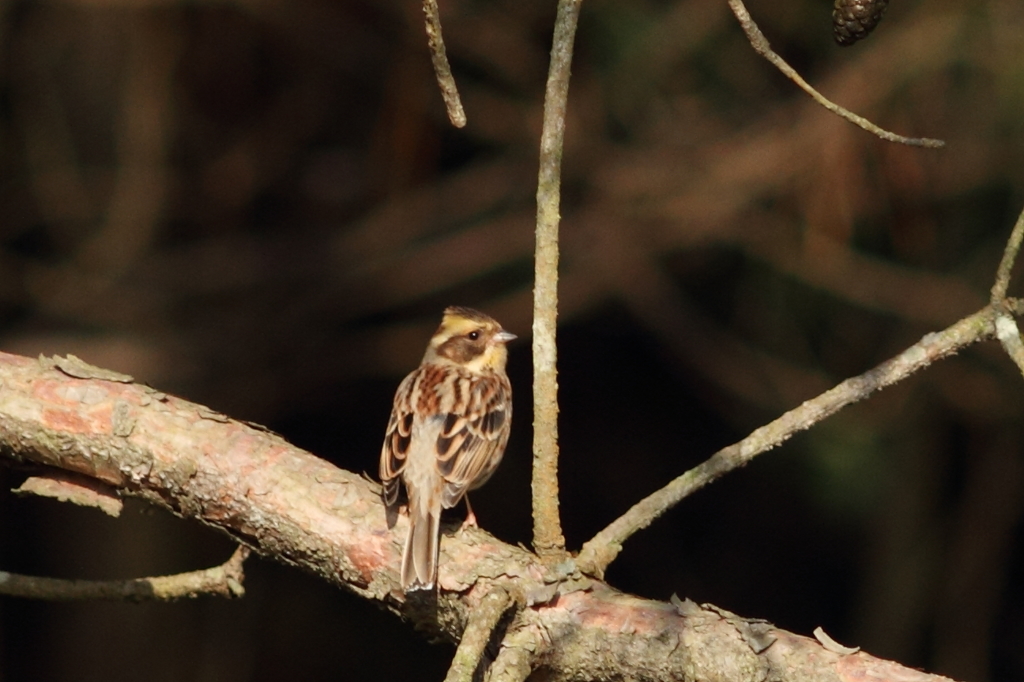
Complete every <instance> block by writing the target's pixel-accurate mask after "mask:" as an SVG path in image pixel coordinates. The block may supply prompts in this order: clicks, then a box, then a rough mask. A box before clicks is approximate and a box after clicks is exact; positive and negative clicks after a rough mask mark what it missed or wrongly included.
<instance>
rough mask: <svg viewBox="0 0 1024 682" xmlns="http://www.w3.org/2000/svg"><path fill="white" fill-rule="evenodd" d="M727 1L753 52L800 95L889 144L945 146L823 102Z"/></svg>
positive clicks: (739, 6) (743, 11) (741, 8)
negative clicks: (902, 132) (799, 91)
mask: <svg viewBox="0 0 1024 682" xmlns="http://www.w3.org/2000/svg"><path fill="white" fill-rule="evenodd" d="M728 2H729V9H731V10H732V13H733V14H735V15H736V18H737V19H738V20H739V22H740V26H741V27H742V28H743V32H744V33H746V34H747V39H748V40H749V41H750V45H751V47H753V48H754V51H755V52H757V53H758V54H759V55H761V56H762V57H764V58H765V59H767V60H768V61H769V62H771V63H772V64H773V65H774V66H775V68H777V69H778V70H779V71H781V72H782V73H783V74H785V76H786V77H787V78H789V79H790V80H791V81H793V82H794V83H796V84H797V85H798V86H799V87H800V88H801V89H802V90H803V91H804V92H806V93H807V94H808V95H810V96H811V97H812V98H813V99H814V101H815V102H817V103H818V104H820V105H821V106H823V107H825V108H826V109H828V110H829V111H831V112H832V113H833V114H836V115H837V116H841V117H842V118H845V119H846V120H847V121H849V122H850V123H853V124H854V125H857V126H860V127H861V128H863V129H864V130H866V131H868V132H869V133H871V134H873V135H876V136H878V137H880V138H882V139H883V140H887V141H889V142H898V143H900V144H906V145H910V146H912V147H930V148H938V147H944V146H946V143H945V142H943V141H942V140H933V139H931V138H928V137H904V136H903V135H897V134H896V133H891V132H889V131H888V130H884V129H882V128H879V127H878V126H877V125H875V124H874V123H872V122H871V121H869V120H867V119H866V118H863V117H861V116H858V115H857V114H855V113H853V112H852V111H849V110H848V109H844V108H843V107H841V106H839V105H838V104H836V103H834V102H832V101H831V100H829V99H827V98H826V97H825V96H824V95H822V94H821V93H820V92H818V91H817V90H815V89H814V88H813V87H811V85H810V83H808V82H807V81H805V80H804V79H803V77H802V76H801V75H800V74H799V73H797V72H796V69H794V68H793V67H792V66H790V65H789V64H787V63H786V60H784V59H783V58H782V57H780V56H779V55H777V54H776V53H775V51H774V50H772V48H771V46H770V45H769V44H768V39H767V38H765V37H764V34H763V33H761V29H760V28H758V27H757V24H756V23H754V20H753V18H751V16H750V12H748V11H747V8H746V6H745V5H744V4H743V2H742V0H728Z"/></svg>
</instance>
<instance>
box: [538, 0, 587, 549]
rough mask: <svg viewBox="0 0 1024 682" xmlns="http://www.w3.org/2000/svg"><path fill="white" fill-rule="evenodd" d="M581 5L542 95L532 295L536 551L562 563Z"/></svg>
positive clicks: (565, 5)
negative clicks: (563, 235) (568, 185)
mask: <svg viewBox="0 0 1024 682" xmlns="http://www.w3.org/2000/svg"><path fill="white" fill-rule="evenodd" d="M581 2H582V0H559V3H558V14H557V16H556V18H555V32H554V37H553V39H552V44H551V67H550V69H549V71H548V83H547V89H546V91H545V93H544V125H543V129H542V131H541V137H540V171H539V173H538V179H537V246H536V255H535V263H534V267H535V272H536V275H535V283H534V291H533V547H534V549H535V550H536V551H537V553H538V554H539V555H540V556H541V557H550V558H553V559H555V560H556V561H557V560H560V559H561V558H562V557H563V556H564V554H565V537H564V536H563V535H562V523H561V521H560V520H559V516H558V370H557V369H556V360H557V352H556V346H555V327H556V325H557V320H558V223H559V219H560V216H559V212H558V211H559V201H560V191H561V173H562V149H563V142H564V139H565V112H566V107H567V103H568V100H569V75H570V67H571V65H572V48H573V40H574V39H575V36H576V24H577V22H578V20H579V14H580V4H581Z"/></svg>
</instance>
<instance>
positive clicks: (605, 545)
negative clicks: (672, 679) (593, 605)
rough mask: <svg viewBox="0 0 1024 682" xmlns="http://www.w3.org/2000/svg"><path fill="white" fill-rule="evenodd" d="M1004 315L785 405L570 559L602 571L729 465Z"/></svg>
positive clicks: (1011, 306) (950, 331)
mask: <svg viewBox="0 0 1024 682" xmlns="http://www.w3.org/2000/svg"><path fill="white" fill-rule="evenodd" d="M1020 305H1021V301H1019V300H1007V301H1006V306H1007V308H1006V309H1007V310H1012V311H1013V312H1016V313H1017V314H1019V312H1020ZM1002 314H1005V313H1003V312H1002V311H1001V310H998V309H996V308H995V307H993V306H987V307H985V308H984V309H982V310H981V311H979V312H977V313H975V314H973V315H971V316H969V317H966V318H964V319H962V320H960V321H959V322H957V323H956V324H954V325H953V326H951V327H949V328H947V329H945V330H943V331H941V332H938V333H933V334H927V335H925V336H924V338H922V339H921V340H920V341H919V342H918V343H915V344H914V345H913V346H911V347H910V348H907V349H906V350H905V351H903V352H902V353H900V354H899V355H897V356H896V357H894V358H892V359H890V360H887V361H886V362H883V363H882V364H880V365H878V366H877V367H875V368H874V369H872V370H869V371H868V372H865V373H864V374H861V375H860V376H856V377H853V378H851V379H847V380H846V381H844V382H842V383H841V384H839V385H837V386H835V387H834V388H832V389H830V390H828V391H826V392H825V393H822V394H821V395H819V396H818V397H816V398H813V399H811V400H808V401H807V402H805V403H803V404H802V405H800V406H799V407H797V408H795V409H793V410H790V411H789V412H787V413H786V414H784V415H782V416H781V417H779V418H778V419H776V420H775V421H773V422H771V423H770V424H767V425H765V426H762V427H761V428H759V429H757V430H756V431H754V432H753V433H751V434H750V435H749V436H747V437H746V438H744V439H743V440H741V441H740V442H738V443H735V444H733V445H730V446H728V447H726V448H723V449H722V450H719V451H718V452H716V453H715V454H714V455H712V456H711V457H710V458H708V459H707V460H705V461H704V462H702V463H701V464H698V465H697V466H696V467H694V468H693V469H690V470H689V471H687V472H686V473H684V474H683V475H681V476H679V477H678V478H676V479H675V480H673V481H672V482H671V483H669V484H668V485H666V486H665V487H664V488H662V489H661V490H658V491H656V492H654V493H652V494H650V495H648V496H647V497H646V498H644V499H643V500H641V501H640V502H638V503H637V504H635V505H634V506H633V507H632V508H631V509H629V511H627V512H626V513H625V514H623V515H622V516H620V517H619V518H618V519H616V520H615V521H613V522H612V523H611V524H609V525H608V527H606V528H605V529H604V530H602V531H601V532H599V533H598V534H597V535H595V536H594V537H593V538H592V539H591V540H590V541H588V542H587V543H586V544H585V545H583V549H582V550H581V551H580V555H579V557H578V558H577V560H576V564H577V566H578V567H579V568H580V570H581V571H583V572H584V573H587V574H589V575H594V576H598V577H600V576H602V575H603V574H604V570H605V569H606V568H607V567H608V565H609V564H610V563H611V562H612V561H613V560H614V559H615V557H616V556H617V555H618V553H619V552H620V551H621V550H622V543H623V542H625V541H626V540H627V539H628V538H629V537H630V536H631V535H633V534H634V533H636V532H637V531H639V530H641V529H643V528H646V527H647V526H649V525H650V524H651V523H652V522H653V521H654V520H655V519H657V518H658V517H659V516H661V515H662V514H664V513H665V512H666V511H668V510H669V509H671V508H672V507H673V506H675V505H676V504H677V503H679V501H681V500H682V499H684V498H686V497H687V496H689V495H690V494H692V493H694V492H696V491H697V490H700V489H701V488H703V487H704V486H705V485H707V484H708V483H711V482H712V481H714V480H715V479H717V478H718V477H720V476H722V475H723V474H725V473H728V472H729V471H732V470H733V469H737V468H739V467H741V466H744V465H745V464H747V462H749V461H750V460H752V459H753V458H754V457H756V456H757V455H759V454H761V453H762V452H765V451H767V450H770V449H771V448H773V447H775V446H777V445H779V444H781V443H783V442H784V441H786V440H787V439H788V438H790V437H791V436H793V435H794V434H796V433H798V432H800V431H804V430H806V429H808V428H810V427H811V426H813V425H814V424H817V423H818V422H821V421H823V420H824V419H826V418H827V417H829V416H831V415H833V414H835V413H836V412H838V411H839V410H840V409H842V408H844V407H846V406H847V405H850V404H852V403H855V402H858V401H860V400H863V399H865V398H867V397H868V396H869V395H871V394H872V393H874V392H875V391H878V390H880V389H882V388H885V387H886V386H890V385H892V384H894V383H896V382H898V381H901V380H902V379H905V378H907V377H908V376H910V375H912V374H914V373H915V372H917V371H918V370H920V369H923V368H925V367H927V366H928V365H930V364H931V363H932V362H934V361H936V360H938V359H940V358H943V357H946V356H948V355H952V354H954V353H956V352H957V351H958V350H960V349H961V348H963V347H965V346H968V345H970V344H972V343H975V342H977V341H980V340H982V339H985V338H989V337H991V336H993V335H995V333H996V328H995V327H996V320H997V318H998V317H999V316H1000V315H1002Z"/></svg>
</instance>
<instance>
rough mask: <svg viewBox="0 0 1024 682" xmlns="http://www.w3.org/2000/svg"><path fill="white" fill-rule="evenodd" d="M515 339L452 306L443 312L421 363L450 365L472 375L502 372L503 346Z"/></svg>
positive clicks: (470, 312) (474, 313) (493, 322)
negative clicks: (444, 363) (472, 373)
mask: <svg viewBox="0 0 1024 682" xmlns="http://www.w3.org/2000/svg"><path fill="white" fill-rule="evenodd" d="M514 338H516V335H515V334H513V333H511V332H507V331H505V330H504V329H502V328H501V325H500V324H498V321H497V320H495V319H494V318H493V317H491V316H489V315H485V314H484V313H482V312H480V311H479V310H473V309H472V308H463V307H462V306H452V307H450V308H447V309H445V311H444V317H443V318H442V319H441V326H439V327H438V328H437V331H436V332H434V336H433V337H431V339H430V345H429V346H428V347H427V353H426V355H425V356H424V358H423V360H424V362H438V361H440V362H451V363H453V364H456V365H459V366H461V367H465V368H466V369H468V370H470V371H473V372H483V371H488V370H489V371H494V372H502V371H504V370H505V361H506V359H507V358H508V351H507V350H506V349H505V344H506V343H508V342H509V341H511V340H512V339H514Z"/></svg>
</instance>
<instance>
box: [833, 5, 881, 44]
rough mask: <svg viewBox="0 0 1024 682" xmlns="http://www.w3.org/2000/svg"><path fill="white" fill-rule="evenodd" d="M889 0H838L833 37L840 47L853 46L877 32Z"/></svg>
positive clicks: (834, 10) (834, 16)
mask: <svg viewBox="0 0 1024 682" xmlns="http://www.w3.org/2000/svg"><path fill="white" fill-rule="evenodd" d="M888 6H889V0H836V4H835V9H833V10H832V35H833V36H835V39H836V42H837V43H839V44H840V45H843V46H846V45H853V44H854V43H855V42H857V41H858V40H860V39H861V38H866V37H867V36H868V34H870V33H871V32H872V31H874V30H875V26H877V25H878V22H879V21H881V20H882V15H883V14H885V8H886V7H888Z"/></svg>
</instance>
